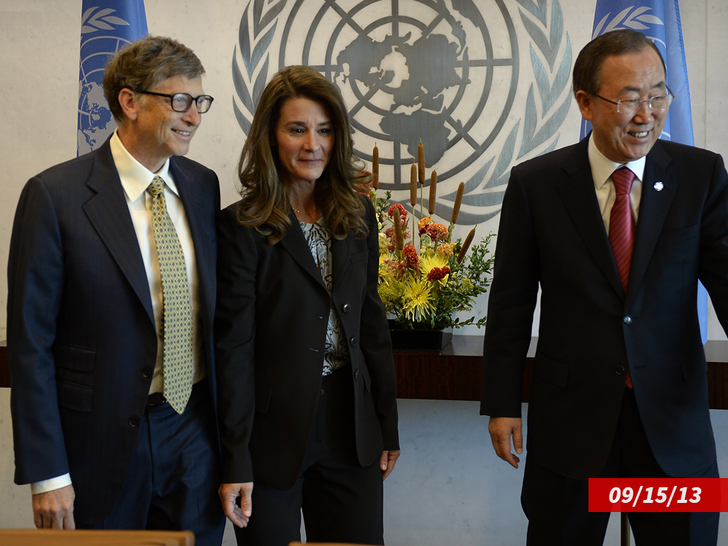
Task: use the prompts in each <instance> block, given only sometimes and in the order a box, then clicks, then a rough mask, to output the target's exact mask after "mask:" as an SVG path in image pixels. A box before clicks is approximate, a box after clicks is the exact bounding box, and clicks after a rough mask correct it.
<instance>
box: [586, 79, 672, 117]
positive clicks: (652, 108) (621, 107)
mask: <svg viewBox="0 0 728 546" xmlns="http://www.w3.org/2000/svg"><path fill="white" fill-rule="evenodd" d="M665 87H666V88H667V93H666V94H665V95H657V96H655V97H650V98H649V99H645V100H640V99H621V100H618V101H616V102H615V101H613V100H609V99H607V98H604V97H602V96H601V95H597V94H596V93H593V95H594V96H595V97H596V98H598V99H602V100H603V101H606V102H609V103H612V104H616V105H617V113H618V114H622V115H625V116H634V115H635V114H636V113H637V112H639V111H640V110H641V109H642V105H643V104H647V111H648V112H652V113H654V114H660V113H662V112H664V111H665V110H667V109H668V108H669V106H670V104H671V103H672V99H673V98H674V96H673V94H672V91H670V88H669V87H667V86H665Z"/></svg>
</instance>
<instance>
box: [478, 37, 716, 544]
mask: <svg viewBox="0 0 728 546" xmlns="http://www.w3.org/2000/svg"><path fill="white" fill-rule="evenodd" d="M573 86H574V92H575V95H576V99H577V102H578V104H579V108H580V110H581V113H582V115H583V116H584V118H585V119H587V120H589V121H591V123H592V126H593V131H592V133H591V134H590V135H589V137H588V138H586V139H584V140H583V141H582V142H580V143H579V144H576V145H574V146H570V147H567V148H564V149H561V150H558V151H555V152H553V153H550V154H546V155H544V156H542V157H539V158H536V159H534V160H532V161H528V162H526V163H524V164H522V165H519V166H517V167H516V168H514V169H513V171H512V174H511V179H510V182H509V185H508V189H507V191H506V195H505V198H504V201H503V208H502V213H501V225H500V230H499V237H498V239H499V241H498V247H497V252H496V256H497V258H496V264H495V276H494V280H493V286H492V290H491V293H490V303H489V310H488V328H487V331H486V335H485V349H484V370H483V393H482V404H481V413H482V414H487V415H490V416H491V418H490V423H489V430H490V434H491V439H492V441H493V445H494V448H495V450H496V453H497V454H498V456H500V457H501V458H502V459H504V460H506V461H507V462H509V463H510V464H511V465H513V466H514V467H517V466H518V462H519V459H518V457H517V456H516V455H515V454H514V453H512V451H511V441H512V442H513V447H514V448H515V451H516V452H517V453H522V427H521V419H520V416H521V392H522V384H523V369H524V364H525V359H526V352H527V350H528V345H529V341H530V337H531V323H532V318H533V312H534V309H535V305H536V296H537V291H538V288H539V286H540V288H541V294H542V296H541V317H540V330H539V338H538V350H537V353H536V359H535V363H534V369H533V380H532V384H531V392H530V400H529V411H528V457H527V459H526V469H525V475H524V482H523V491H522V497H521V501H522V505H523V508H524V511H525V513H526V516H527V517H528V519H529V528H528V544H529V545H535V544H549V545H551V544H574V545H579V546H583V545H591V544H602V541H603V538H604V533H605V531H606V526H607V521H608V518H609V514H608V513H589V512H588V508H587V493H588V489H587V485H588V482H587V479H588V478H594V477H635V478H660V477H697V478H707V477H717V476H718V470H717V466H716V454H715V443H714V440H713V433H712V429H711V424H710V415H709V410H708V392H707V379H706V369H707V368H706V361H705V355H704V353H703V349H702V346H701V340H700V332H699V326H698V317H697V312H696V300H697V285H698V279H700V280H701V281H702V282H703V284H704V285H705V286H706V288H707V289H708V292H709V293H710V295H711V298H712V300H713V302H714V303H715V308H716V312H717V314H718V318H719V319H720V320H721V322H722V323H723V324H724V325H725V324H728V322H727V321H728V175H727V174H726V170H725V167H724V165H723V161H722V159H721V158H720V156H718V155H716V154H713V153H710V152H707V151H705V150H700V149H697V148H692V147H688V146H683V145H679V144H675V143H670V142H665V141H661V140H658V137H659V136H660V133H661V131H662V128H663V126H664V123H665V118H666V116H667V111H668V108H669V105H670V101H671V98H672V97H671V93H670V90H669V89H668V87H667V85H666V81H665V67H664V63H663V62H662V58H661V56H660V54H659V51H658V50H657V49H656V48H655V46H654V45H653V44H652V42H651V41H650V40H649V39H647V38H645V37H644V36H643V35H642V34H640V33H638V32H634V31H627V30H625V31H621V30H620V31H615V32H610V33H607V34H605V35H603V36H601V37H599V38H597V39H595V40H593V41H592V42H590V43H589V44H587V46H586V47H585V48H584V49H583V50H582V52H581V53H580V55H579V58H578V59H577V61H576V63H575V65H574V78H573ZM622 166H626V167H627V168H628V169H629V170H630V172H627V171H624V170H622V171H619V170H618V169H619V168H620V167H622ZM630 173H632V174H630ZM627 179H629V181H630V182H631V186H632V187H631V193H630V189H629V187H628V186H629V184H628V183H626V184H625V180H627ZM623 186H625V187H623ZM630 261H631V265H630ZM630 521H631V523H632V528H633V532H634V535H635V539H636V542H637V544H638V545H640V546H641V545H644V544H659V545H666V544H700V545H706V544H715V542H716V540H717V529H718V516H717V514H644V513H643V514H638V513H632V514H630Z"/></svg>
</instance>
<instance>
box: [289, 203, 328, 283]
mask: <svg viewBox="0 0 728 546" xmlns="http://www.w3.org/2000/svg"><path fill="white" fill-rule="evenodd" d="M288 217H289V218H290V219H291V224H292V225H291V228H290V229H289V230H288V231H286V234H285V235H284V236H283V239H281V240H280V244H281V246H282V247H283V248H284V249H285V250H286V251H287V252H288V253H289V254H290V255H291V257H292V258H293V259H294V260H295V261H296V262H297V263H298V265H300V266H301V268H302V269H303V270H304V271H305V272H306V273H308V274H309V275H311V276H312V277H313V278H314V280H315V281H316V282H318V283H319V284H320V285H321V286H322V287H323V288H324V290H326V285H325V284H324V279H323V277H321V272H320V271H319V270H318V267H316V263H315V262H314V261H313V256H311V249H310V248H309V247H308V243H306V238H305V237H304V236H303V230H301V226H300V225H299V224H298V218H297V217H296V213H294V212H293V209H291V211H290V212H289V213H288Z"/></svg>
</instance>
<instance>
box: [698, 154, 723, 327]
mask: <svg viewBox="0 0 728 546" xmlns="http://www.w3.org/2000/svg"><path fill="white" fill-rule="evenodd" d="M714 158H715V162H714V165H713V172H712V176H711V191H710V193H709V198H708V201H707V203H706V207H705V212H704V214H703V218H702V221H701V227H700V234H701V235H700V270H699V277H700V281H701V282H702V283H703V284H704V285H705V288H706V289H707V290H708V293H709V294H710V299H711V301H712V302H713V306H714V308H715V312H716V315H717V317H718V320H719V321H720V323H721V325H722V326H723V330H724V331H726V332H728V174H727V173H726V169H725V165H724V163H723V159H722V158H721V156H719V155H716V156H714Z"/></svg>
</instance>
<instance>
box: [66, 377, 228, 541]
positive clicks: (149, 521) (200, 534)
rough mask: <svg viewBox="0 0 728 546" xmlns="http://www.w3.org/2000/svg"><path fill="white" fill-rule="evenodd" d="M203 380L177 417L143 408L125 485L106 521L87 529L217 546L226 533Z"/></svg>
mask: <svg viewBox="0 0 728 546" xmlns="http://www.w3.org/2000/svg"><path fill="white" fill-rule="evenodd" d="M211 398H212V397H211V396H210V394H209V391H208V385H207V380H203V381H201V382H200V383H199V384H197V385H195V386H194V387H193V389H192V395H191V396H190V400H189V402H188V404H187V407H186V408H185V411H184V413H183V414H182V415H179V414H178V413H177V412H175V411H174V410H173V409H172V407H171V406H170V405H169V404H160V405H157V406H148V407H147V411H146V412H145V413H144V417H143V418H142V420H141V423H140V425H139V436H138V438H137V443H136V446H135V448H134V453H133V455H132V459H131V463H130V465H129V471H128V473H127V477H126V482H124V487H123V488H122V491H121V495H120V496H119V499H118V501H117V502H116V506H115V507H114V509H113V510H112V512H111V515H110V516H109V517H108V518H107V519H105V520H104V521H103V522H102V523H100V524H98V525H88V524H84V522H78V521H77V522H76V523H77V526H78V527H79V528H82V529H83V528H86V529H156V530H172V531H175V530H176V531H184V530H190V531H192V532H193V533H195V544H196V545H198V546H220V544H221V543H222V536H223V532H224V530H225V516H224V514H223V512H222V505H221V504H220V498H219V497H218V495H217V489H218V487H220V479H221V477H220V456H219V454H218V449H217V439H216V437H215V414H214V411H213V409H214V408H213V405H212V400H211Z"/></svg>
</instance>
